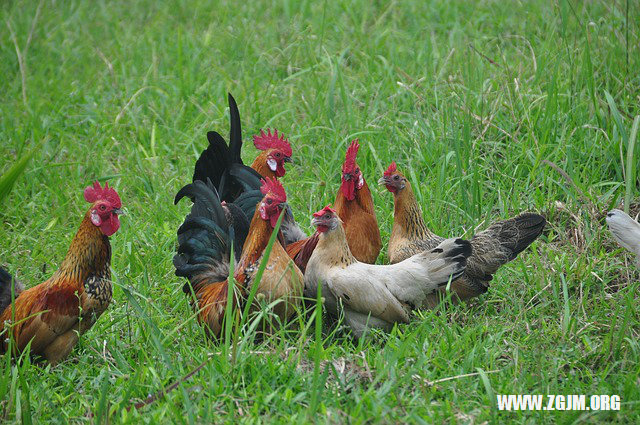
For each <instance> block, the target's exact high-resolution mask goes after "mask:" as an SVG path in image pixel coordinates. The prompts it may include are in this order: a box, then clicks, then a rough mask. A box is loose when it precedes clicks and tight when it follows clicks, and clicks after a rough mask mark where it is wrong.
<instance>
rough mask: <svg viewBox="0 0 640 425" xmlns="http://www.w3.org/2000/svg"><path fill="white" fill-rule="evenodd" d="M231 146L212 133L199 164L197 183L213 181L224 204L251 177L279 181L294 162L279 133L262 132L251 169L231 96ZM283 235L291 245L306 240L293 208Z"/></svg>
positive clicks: (288, 210)
mask: <svg viewBox="0 0 640 425" xmlns="http://www.w3.org/2000/svg"><path fill="white" fill-rule="evenodd" d="M229 120H230V124H231V126H230V131H229V145H227V142H225V140H224V138H223V137H222V136H221V135H220V134H219V133H218V132H216V131H209V132H208V133H207V139H208V140H209V146H208V147H207V149H205V150H204V151H203V152H202V153H201V154H200V157H199V158H198V160H197V161H196V165H195V170H194V173H193V181H194V182H195V181H197V180H200V181H202V182H206V181H207V179H210V180H211V182H212V183H213V186H214V187H215V188H216V190H217V192H218V194H219V195H220V198H221V199H222V200H223V201H233V199H235V198H236V197H237V196H239V194H240V193H242V192H243V191H244V190H245V189H246V187H244V182H246V181H247V180H251V176H255V177H257V178H258V179H260V178H262V177H270V178H277V177H282V176H284V175H285V173H286V170H285V168H284V164H285V163H286V162H290V161H291V155H292V150H291V145H290V144H289V141H288V140H287V139H286V138H285V137H284V136H283V135H282V134H278V130H274V132H273V133H272V132H271V130H269V129H268V130H267V131H266V132H265V131H264V130H260V135H257V136H254V138H253V143H254V146H255V147H256V148H257V149H260V150H261V151H262V152H261V153H260V155H258V156H257V157H256V159H255V160H254V161H253V164H252V165H251V167H247V166H246V165H244V163H243V162H242V158H241V156H240V151H241V149H242V127H241V124H240V112H239V111H238V105H237V104H236V101H235V99H234V98H233V96H231V94H230V93H229ZM281 230H282V234H283V236H284V240H285V242H286V243H287V244H289V243H293V242H295V241H298V240H300V239H303V238H305V237H306V235H305V234H304V232H303V231H302V229H300V226H299V225H298V224H297V223H296V221H295V219H294V217H293V212H292V211H291V208H290V207H289V206H287V209H286V213H285V217H284V218H283V221H282V225H281Z"/></svg>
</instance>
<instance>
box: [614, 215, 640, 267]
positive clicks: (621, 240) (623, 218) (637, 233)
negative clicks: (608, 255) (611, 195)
mask: <svg viewBox="0 0 640 425" xmlns="http://www.w3.org/2000/svg"><path fill="white" fill-rule="evenodd" d="M607 225H608V226H609V230H610V231H611V234H612V235H613V237H614V238H615V240H616V242H618V244H620V246H622V247H623V248H626V249H628V250H629V251H631V252H633V253H634V254H636V261H635V263H636V266H638V267H640V224H639V223H638V222H637V221H635V220H634V219H633V218H631V217H629V215H628V214H627V213H625V212H624V211H620V210H617V209H616V210H611V211H610V212H609V213H607Z"/></svg>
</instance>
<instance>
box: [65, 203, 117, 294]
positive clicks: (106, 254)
mask: <svg viewBox="0 0 640 425" xmlns="http://www.w3.org/2000/svg"><path fill="white" fill-rule="evenodd" d="M90 214H91V210H89V211H87V213H86V214H85V216H84V219H83V220H82V223H81V224H80V228H79V229H78V232H77V233H76V235H75V236H74V237H73V241H71V246H70V247H69V251H68V252H67V256H66V257H65V259H64V261H63V262H62V265H61V266H60V268H59V269H58V273H60V274H63V275H65V276H66V277H69V278H70V279H71V280H73V281H75V282H78V283H82V282H84V281H85V280H86V279H87V278H88V277H90V276H105V275H107V276H108V275H109V266H110V264H111V244H110V243H109V238H108V237H107V236H106V235H105V234H103V233H102V232H101V231H100V229H99V228H98V227H97V226H95V225H94V224H93V223H92V222H91V215H90Z"/></svg>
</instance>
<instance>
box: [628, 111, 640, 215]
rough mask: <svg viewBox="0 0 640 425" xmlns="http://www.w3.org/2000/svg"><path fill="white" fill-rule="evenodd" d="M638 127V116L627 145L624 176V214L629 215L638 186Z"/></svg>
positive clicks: (639, 116) (639, 118) (639, 119)
mask: <svg viewBox="0 0 640 425" xmlns="http://www.w3.org/2000/svg"><path fill="white" fill-rule="evenodd" d="M638 125H640V115H637V116H636V118H635V119H634V120H633V126H632V127H631V135H630V136H629V144H628V145H627V167H626V173H625V175H624V185H625V193H624V212H626V213H627V214H629V206H630V205H631V197H632V195H633V189H634V188H635V186H636V167H635V163H636V161H634V158H633V152H634V148H635V146H636V140H637V136H638Z"/></svg>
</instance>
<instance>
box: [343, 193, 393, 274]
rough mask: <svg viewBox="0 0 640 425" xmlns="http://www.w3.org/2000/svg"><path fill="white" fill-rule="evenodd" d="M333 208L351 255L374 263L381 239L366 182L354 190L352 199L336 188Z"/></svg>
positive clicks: (364, 261) (378, 252) (380, 245)
mask: <svg viewBox="0 0 640 425" xmlns="http://www.w3.org/2000/svg"><path fill="white" fill-rule="evenodd" d="M334 208H335V210H336V211H337V212H338V216H339V217H340V219H341V220H342V222H343V223H344V231H345V233H346V235H347V242H348V243H349V249H351V253H352V254H353V256H354V257H356V259H357V260H358V261H361V262H363V263H369V264H373V263H375V262H376V260H377V259H378V254H380V249H381V248H382V240H381V239H380V228H379V227H378V219H377V218H376V213H375V210H374V206H373V198H372V197H371V191H370V190H369V186H368V185H367V182H366V181H365V182H364V185H363V186H362V187H361V188H360V189H359V190H356V192H355V198H354V199H353V200H352V201H349V200H348V199H347V198H345V196H344V194H343V193H342V190H340V189H338V194H337V196H336V201H335V203H334Z"/></svg>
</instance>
